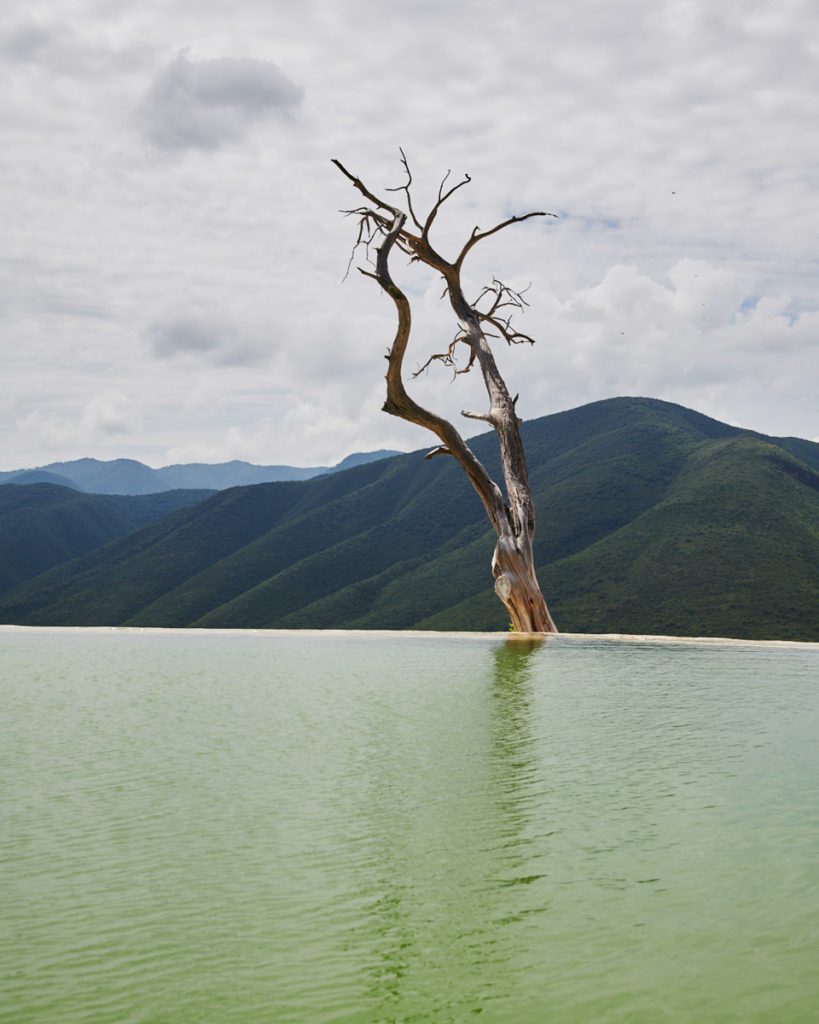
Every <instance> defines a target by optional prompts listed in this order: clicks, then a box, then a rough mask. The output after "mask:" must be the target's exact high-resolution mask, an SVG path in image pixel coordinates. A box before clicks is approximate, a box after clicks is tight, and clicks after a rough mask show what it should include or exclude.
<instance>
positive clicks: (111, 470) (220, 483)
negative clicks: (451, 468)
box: [0, 448, 401, 495]
mask: <svg viewBox="0 0 819 1024" xmlns="http://www.w3.org/2000/svg"><path fill="white" fill-rule="evenodd" d="M400 454H401V453H400V452H396V451H393V450H391V449H386V448H381V449H378V450H377V451H372V452H353V453H352V454H351V455H347V456H346V457H345V458H343V459H342V460H341V462H338V463H336V465H334V466H311V467H307V466H285V465H281V466H279V465H271V466H258V465H255V464H254V463H251V462H244V461H242V460H240V459H233V460H232V461H230V462H217V463H207V462H190V463H179V464H174V465H170V466H160V467H158V468H156V469H155V468H153V467H152V466H147V465H146V464H145V463H144V462H139V461H137V460H136V459H110V460H103V459H92V458H83V459H73V460H71V461H69V462H51V463H49V464H48V465H46V466H38V467H36V468H33V469H12V470H6V471H3V472H0V484H4V483H16V484H21V483H34V482H38V481H40V482H50V483H60V484H62V485H63V486H66V487H75V488H77V489H79V490H81V491H87V492H88V493H91V494H117V495H137V494H158V493H161V492H162V491H174V490H226V489H227V488H229V487H240V486H249V485H251V484H258V483H273V482H278V481H282V480H310V479H312V478H313V477H315V476H323V475H326V474H329V473H338V472H343V471H344V470H345V469H349V468H350V467H351V466H357V465H364V464H366V463H367V462H374V461H377V460H379V459H385V458H392V456H394V455H400Z"/></svg>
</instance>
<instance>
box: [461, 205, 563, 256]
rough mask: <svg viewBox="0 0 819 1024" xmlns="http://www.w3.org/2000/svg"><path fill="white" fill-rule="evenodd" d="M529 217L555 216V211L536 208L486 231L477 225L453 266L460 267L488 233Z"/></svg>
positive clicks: (490, 233) (492, 233) (491, 233)
mask: <svg viewBox="0 0 819 1024" xmlns="http://www.w3.org/2000/svg"><path fill="white" fill-rule="evenodd" d="M530 217H555V218H557V214H556V213H547V212H545V211H543V210H536V211H534V212H533V213H524V214H523V216H521V217H510V218H509V219H508V220H504V221H501V223H500V224H496V225H495V226H494V227H493V228H490V229H489V230H488V231H481V229H480V228H479V227H476V228H474V229H473V231H472V234H471V235H470V236H469V239H468V240H467V243H466V245H465V246H464V247H463V249H461V253H460V255H459V256H458V258H457V260H455V266H456V267H460V266H461V264H462V263H463V261H464V259H465V258H466V254H467V253H468V252H469V251H470V250H471V249H474V247H475V246H476V245H477V244H478V242H480V241H483V239H484V238H489V236H490V235H494V234H495V233H496V232H498V231H502V230H503V228H508V227H509V225H510V224H521V223H522V222H523V221H525V220H529V218H530Z"/></svg>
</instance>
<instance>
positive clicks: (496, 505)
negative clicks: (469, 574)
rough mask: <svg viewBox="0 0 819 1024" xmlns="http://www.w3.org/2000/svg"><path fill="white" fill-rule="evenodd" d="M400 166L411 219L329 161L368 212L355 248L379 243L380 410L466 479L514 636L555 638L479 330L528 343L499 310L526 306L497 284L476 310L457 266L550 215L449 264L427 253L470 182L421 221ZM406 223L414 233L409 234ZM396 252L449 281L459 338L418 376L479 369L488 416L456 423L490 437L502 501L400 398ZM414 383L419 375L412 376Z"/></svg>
mask: <svg viewBox="0 0 819 1024" xmlns="http://www.w3.org/2000/svg"><path fill="white" fill-rule="evenodd" d="M402 162H403V164H404V169H405V171H406V174H407V182H406V184H405V185H404V186H402V187H401V188H400V189H397V190H396V189H393V190H392V191H403V192H405V193H406V200H407V208H408V213H405V212H404V211H403V210H401V209H400V208H399V207H397V206H393V205H392V204H390V203H386V202H385V201H384V200H382V199H380V198H378V197H377V196H376V195H374V194H373V193H372V192H370V191H369V189H367V187H366V186H365V185H364V184H363V182H361V180H360V179H358V178H356V177H355V176H354V175H352V174H350V172H349V171H348V170H347V169H346V168H345V167H343V166H342V164H341V163H339V161H338V160H334V161H333V163H334V164H335V165H336V166H337V167H338V168H339V170H341V172H342V173H343V174H345V175H346V176H347V178H349V179H350V181H352V183H353V185H354V186H355V187H356V188H357V189H358V191H359V192H360V193H361V194H362V195H363V196H364V198H365V199H366V200H367V201H368V202H369V203H370V204H371V205H370V206H363V207H360V208H358V209H356V210H350V211H347V212H348V213H350V214H354V215H356V216H357V217H358V218H359V231H358V240H357V242H356V247H357V246H358V245H359V244H364V245H365V246H367V247H369V245H370V244H371V243H372V242H373V241H374V240H375V239H378V240H380V245H378V247H377V249H376V260H375V271H374V272H372V271H369V270H364V269H362V268H359V270H360V272H361V273H362V274H364V275H365V276H366V277H372V278H374V279H375V280H376V281H377V282H378V283H379V285H380V286H381V288H382V289H383V290H384V291H385V292H386V293H387V294H388V295H389V296H390V298H391V299H392V300H393V302H394V303H395V307H396V312H397V315H398V326H397V329H396V334H395V338H394V339H393V343H392V346H391V347H390V350H389V353H388V355H387V364H388V367H387V378H386V379H387V399H386V401H385V403H384V411H385V412H387V413H390V414H391V415H393V416H399V417H401V418H402V419H405V420H408V421H410V422H411V423H417V424H418V425H419V426H422V427H426V428H427V429H428V430H431V431H432V432H433V433H434V434H435V435H436V436H437V437H438V439H439V440H440V441H441V444H440V445H439V447H437V448H434V449H433V450H432V451H431V452H429V453H428V454H427V458H428V459H429V458H433V457H435V456H438V455H449V456H452V457H453V458H454V459H456V461H457V462H458V463H460V465H461V467H462V468H463V469H464V471H465V472H466V474H467V476H468V477H469V480H470V482H471V483H472V486H473V487H474V488H475V490H476V491H477V493H478V496H479V497H480V499H481V501H482V502H483V505H484V508H485V509H486V513H487V515H488V517H489V521H490V522H491V523H492V526H493V528H494V530H495V532H496V534H497V537H498V540H497V544H496V546H495V552H494V555H493V557H492V575H493V577H494V579H495V592H496V594H497V595H498V597H499V598H500V600H501V601H502V602H503V604H504V606H505V607H506V610H507V612H508V613H509V618H510V620H511V624H512V626H513V628H514V629H515V630H516V631H517V632H521V633H556V632H557V627H556V626H555V624H554V621H553V619H552V617H551V615H550V614H549V609H548V608H547V606H546V601H545V600H544V598H543V595H542V593H541V591H540V586H539V584H538V581H537V575H536V573H535V564H534V553H533V543H534V536H535V506H534V501H533V500H532V492H531V488H530V486H529V476H528V471H527V468H526V457H525V454H524V450H523V442H522V441H521V437H520V422H521V421H520V420H519V419H518V415H517V412H516V409H515V406H516V404H517V400H518V399H517V396H515V398H512V397H511V396H510V394H509V391H508V389H507V387H506V383H505V381H504V380H503V377H502V376H501V374H500V371H499V370H498V367H497V364H496V362H495V357H494V355H493V353H492V349H491V347H490V345H489V341H488V339H487V335H486V330H485V327H486V329H491V330H492V331H493V332H495V333H497V334H499V335H500V336H501V337H502V338H503V339H504V340H505V341H506V342H507V343H508V344H510V345H511V344H519V343H521V342H529V343H532V338H530V337H528V335H525V334H521V333H519V332H518V331H517V330H516V329H514V328H513V327H512V325H511V315H509V314H508V313H506V312H505V310H508V309H509V308H517V309H519V310H520V309H522V308H523V306H524V305H525V301H524V300H523V298H522V296H521V295H520V293H518V292H515V291H514V290H513V289H511V288H509V287H508V286H507V285H504V284H503V283H502V282H501V281H498V280H497V279H495V280H493V282H492V284H491V285H489V286H487V287H486V288H484V290H483V291H482V292H481V295H480V296H479V297H478V299H477V300H476V301H475V302H473V303H469V302H468V301H467V299H466V297H465V295H464V293H463V289H462V287H461V267H462V265H463V261H464V259H465V257H466V255H467V254H468V253H469V252H470V250H471V249H472V248H473V247H474V246H475V245H476V244H477V243H478V242H479V241H481V239H483V238H486V237H487V236H489V235H493V234H494V233H495V232H496V231H500V230H501V229H502V228H504V227H507V226H508V225H510V224H515V223H518V222H520V221H523V220H527V219H528V218H529V217H542V216H549V215H548V214H544V213H529V214H525V215H524V216H521V217H511V218H510V219H509V220H506V221H504V222H502V223H501V224H498V225H497V226H496V227H494V228H491V229H490V230H488V231H480V230H479V229H478V228H475V229H474V231H473V232H472V234H471V235H470V237H469V239H468V240H467V242H466V244H465V245H464V246H463V248H462V250H461V252H460V254H459V255H458V257H457V259H456V260H455V261H454V262H449V261H447V260H445V259H444V258H443V257H442V256H441V255H440V254H439V253H438V252H436V250H435V249H434V248H433V246H432V245H431V243H430V240H429V231H430V228H431V227H432V225H433V223H434V221H435V218H436V216H437V214H438V211H439V209H440V207H441V206H442V205H443V203H445V202H446V200H447V199H448V198H449V197H450V196H451V195H452V194H453V193H454V192H456V191H457V190H458V189H459V188H461V187H462V186H463V185H465V184H467V183H468V182H469V180H470V178H469V176H468V175H467V176H466V177H465V179H464V180H463V181H461V182H459V183H458V184H456V185H453V186H451V187H450V188H449V189H448V190H446V191H445V190H444V184H445V182H446V178H445V179H444V182H442V184H441V186H440V188H439V190H438V199H437V202H436V203H435V205H434V206H433V208H432V210H431V211H430V213H429V214H428V215H427V217H426V219H425V221H424V222H423V223H421V221H420V220H418V218H417V217H416V214H415V211H414V209H413V206H412V196H411V193H410V186H411V184H412V176H411V174H410V173H409V168H408V166H407V163H406V159H405V158H404V157H403V152H402ZM408 216H409V217H410V218H411V221H412V223H413V225H414V227H415V228H416V229H417V231H413V230H409V229H408V228H407V226H406V223H407V217H408ZM395 247H397V248H398V249H399V250H401V251H402V252H404V253H405V254H407V255H409V256H410V258H411V259H412V260H416V261H420V262H422V263H425V264H426V265H427V266H429V267H432V268H433V269H434V270H436V271H438V272H439V273H440V274H441V275H442V277H443V279H444V281H445V282H446V292H447V295H448V297H449V301H450V304H451V306H452V310H453V312H454V314H455V317H456V319H457V321H458V325H459V326H458V332H457V333H456V335H455V338H454V340H453V341H452V342H451V344H450V345H449V347H448V349H447V350H446V351H445V352H442V353H439V354H436V355H433V356H430V358H429V359H428V360H427V362H426V364H424V366H423V367H422V368H421V370H419V371H418V373H421V372H422V371H423V370H424V369H426V368H427V367H428V366H429V365H430V364H431V363H432V362H433V361H434V360H438V361H440V362H442V363H444V364H445V365H447V366H450V367H453V368H454V370H455V373H456V374H458V373H466V372H468V371H469V370H470V369H471V368H472V367H473V366H475V365H476V364H477V366H478V367H479V369H480V372H481V375H482V377H483V382H484V385H485V387H486V392H487V396H488V398H489V411H488V412H486V413H477V412H467V411H466V410H464V411H463V414H462V415H464V416H466V417H467V418H469V419H475V420H483V421H484V422H486V423H488V424H489V425H490V426H492V427H493V429H494V430H495V433H496V434H497V437H498V445H499V448H500V456H501V465H502V468H503V477H504V485H505V489H506V495H505V496H504V494H503V492H502V491H501V489H500V487H499V486H498V484H496V483H495V481H494V480H492V478H491V477H490V476H489V474H488V473H487V471H486V469H485V468H484V466H483V465H482V464H481V462H480V461H479V460H478V459H477V458H476V456H475V454H474V453H473V452H472V450H471V449H470V448H469V446H468V445H467V444H466V442H465V441H464V439H463V437H462V436H461V434H460V433H459V432H458V431H457V430H456V429H455V427H454V426H453V425H452V424H451V423H450V422H449V421H448V420H446V419H444V418H443V417H441V416H438V415H437V414H435V413H433V412H430V411H429V410H427V409H424V408H423V407H422V406H420V405H418V404H417V403H416V402H415V401H414V400H413V399H412V398H411V397H410V396H409V394H408V393H407V391H406V388H405V386H404V381H403V374H402V371H403V361H404V355H405V353H406V350H407V345H408V343H409V338H410V331H411V326H412V314H411V310H410V304H409V300H408V299H407V296H406V295H405V293H404V292H403V291H402V290H401V288H399V287H398V285H396V283H395V281H394V280H393V278H392V276H391V274H390V267H389V259H390V254H391V253H392V251H393V249H394V248H395ZM484 300H485V301H486V304H487V308H485V309H481V303H482V302H483V301H484ZM459 344H462V345H464V346H465V347H466V349H467V350H468V359H467V362H466V365H465V366H464V368H462V369H460V370H459V369H458V368H457V366H456V363H455V356H454V352H455V349H456V346H457V345H459ZM417 375H418V374H415V376H417Z"/></svg>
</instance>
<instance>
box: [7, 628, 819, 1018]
mask: <svg viewBox="0 0 819 1024" xmlns="http://www.w3.org/2000/svg"><path fill="white" fill-rule="evenodd" d="M0 675H1V679H0V723H2V724H1V725H0V730H2V745H1V746H0V822H2V825H1V826H0V827H1V828H2V833H0V1020H2V1021H4V1022H5V1021H13V1022H15V1024H28V1022H38V1024H39V1022H43V1024H79V1022H94V1024H98V1022H99V1024H102V1022H111V1024H131V1022H132V1024H137V1022H140V1024H142V1022H173V1024H192V1022H197V1024H203V1022H214V1024H223V1022H224V1024H229V1022H241V1024H257V1022H259V1024H261V1022H276V1024H278V1022H282V1024H285V1022H286V1024H290V1022H293V1024H302V1022H304V1024H308V1022H309V1024H322V1022H337V1024H343V1022H351V1024H352V1022H361V1024H372V1022H377V1021H384V1022H387V1021H389V1022H398V1021H401V1022H409V1021H412V1022H431V1024H432V1022H434V1024H443V1022H448V1021H469V1020H473V1019H475V1017H476V1016H478V1015H481V1016H480V1019H482V1020H486V1021H491V1022H500V1024H516V1022H527V1024H528V1022H533V1024H539V1022H566V1024H589V1022H598V1021H599V1022H605V1024H616V1022H629V1024H636V1022H645V1024H662V1022H686V1024H688V1022H697V1024H707V1022H714V1024H716V1022H719V1024H724V1022H731V1021H736V1022H748V1021H756V1022H762V1021H765V1022H771V1024H799V1022H806V1024H807V1022H811V1024H814V1022H816V1021H817V1020H819V742H818V740H819V649H817V648H809V647H806V648H804V649H796V648H774V647H754V646H713V645H696V644H682V643H681V644H656V643H652V644H641V643H636V642H635V643H623V642H612V641H583V640H577V639H571V638H557V639H556V640H553V641H550V642H548V643H546V644H542V645H540V646H531V645H528V644H520V643H518V644H515V643H513V642H510V643H507V642H505V641H503V640H497V639H479V638H470V639H466V638H464V639H459V638H443V637H435V636H430V637H428V638H411V637H403V638H397V637H387V636H379V635H374V636H360V635H357V636H356V635H354V636H350V637H338V636H331V635H303V636H287V635H284V636H274V635H261V634H258V635H257V634H247V635H244V636H236V635H230V634H228V635H224V636H219V635H211V634H195V633H187V632H180V633H144V634H130V633H121V632H110V633H95V632H90V631H88V632H86V631H82V630H76V631H64V632H58V631H13V630H8V631H0Z"/></svg>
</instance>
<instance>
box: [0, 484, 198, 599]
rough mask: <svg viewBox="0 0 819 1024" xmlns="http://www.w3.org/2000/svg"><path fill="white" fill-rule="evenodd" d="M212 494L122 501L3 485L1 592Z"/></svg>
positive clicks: (58, 488) (0, 497) (41, 487)
mask: <svg viewBox="0 0 819 1024" xmlns="http://www.w3.org/2000/svg"><path fill="white" fill-rule="evenodd" d="M212 493H213V492H212V491H193V490H187V491H181V490H180V491H166V492H165V493H163V494H146V495H140V496H134V497H123V496H115V495H96V494H82V493H80V492H79V491H76V490H74V489H73V488H71V487H64V486H56V485H54V484H51V483H30V484H22V483H15V484H3V485H0V593H3V592H4V591H6V590H9V589H10V588H12V587H14V586H16V585H17V584H18V583H20V582H22V581H23V580H26V579H29V578H30V577H31V576H36V575H38V574H39V573H42V572H45V571H46V570H47V569H50V568H51V567H52V566H54V565H59V564H60V563H61V562H65V561H67V560H69V559H72V558H76V557H77V556H78V555H82V554H85V552H87V551H93V550H95V549H97V548H99V547H100V546H101V545H103V544H106V543H108V541H111V540H115V539H116V538H117V537H122V536H123V535H125V534H127V533H132V532H133V531H134V530H138V529H139V528H140V527H142V526H145V525H146V524H147V523H151V522H154V520H156V519H161V518H163V517H164V516H166V515H168V513H170V512H173V511H175V510H176V509H178V508H185V507H187V506H189V505H194V504H196V502H198V501H202V499H203V498H207V497H208V496H209V495H210V494H212Z"/></svg>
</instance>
